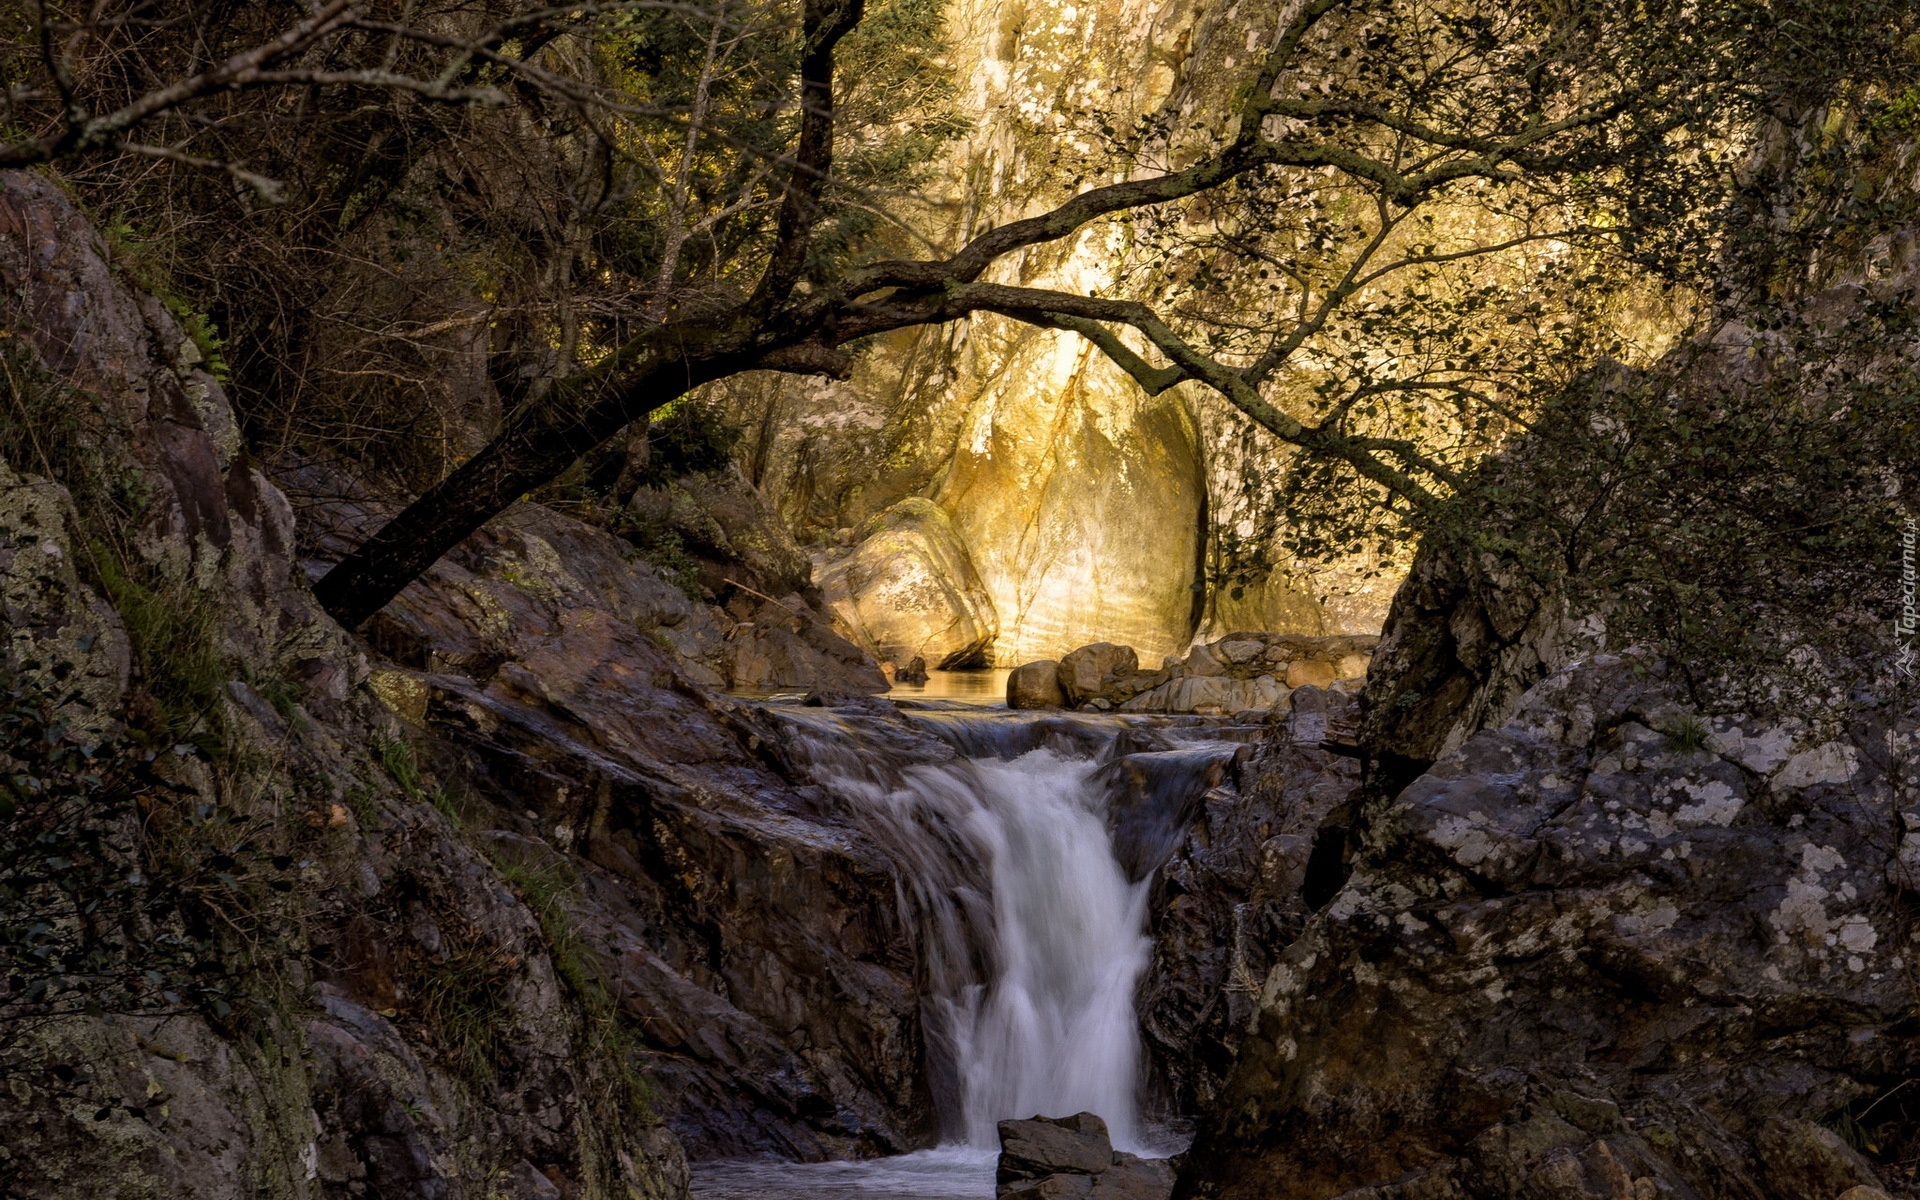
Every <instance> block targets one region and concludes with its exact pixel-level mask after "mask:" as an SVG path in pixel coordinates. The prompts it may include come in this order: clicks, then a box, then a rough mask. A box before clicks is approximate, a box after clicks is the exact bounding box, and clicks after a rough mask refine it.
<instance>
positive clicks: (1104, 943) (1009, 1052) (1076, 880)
mask: <svg viewBox="0 0 1920 1200" xmlns="http://www.w3.org/2000/svg"><path fill="white" fill-rule="evenodd" d="M1006 731H1007V729H1006V727H1005V726H1004V725H1003V724H982V725H975V726H971V727H970V726H967V725H965V724H964V723H958V722H956V723H952V724H948V725H946V726H944V727H943V728H942V732H943V733H946V734H949V735H952V736H954V737H956V738H957V739H958V740H961V741H963V742H964V741H966V740H967V737H968V735H970V734H971V735H977V736H979V737H981V738H982V739H984V740H986V741H989V742H991V741H992V740H993V739H994V736H995V735H996V734H1002V735H1003V734H1005V733H1006ZM1102 733H1103V735H1104V736H1102V737H1101V738H1100V739H1099V741H1098V743H1097V744H1098V745H1105V744H1109V743H1110V740H1111V737H1112V730H1111V729H1110V728H1109V729H1106V730H1103V731H1102ZM994 748H995V749H997V750H998V751H999V752H1000V753H1006V752H1008V750H1009V749H1010V748H1009V747H1006V746H1004V745H1001V746H997V747H994ZM1096 750H1097V746H1096V745H1089V746H1086V747H1075V748H1067V750H1066V752H1062V750H1061V749H1059V748H1053V747H1046V746H1043V747H1042V748H1039V749H1034V750H1030V751H1028V752H1027V753H1024V754H1019V755H1017V756H1016V757H1012V758H1010V759H1004V760H1003V759H1001V758H998V757H988V756H984V755H983V756H981V757H975V758H957V759H952V760H949V761H945V762H936V763H924V762H923V763H920V764H918V765H911V766H906V767H904V768H903V769H901V770H900V771H898V772H897V773H895V772H892V771H886V770H877V769H876V763H875V755H874V753H873V749H872V748H871V747H861V746H858V745H856V744H854V743H852V742H850V741H848V740H847V739H845V738H843V737H829V738H821V739H816V740H814V741H813V744H812V746H811V751H812V753H813V756H814V763H813V769H814V772H815V774H816V776H817V777H819V778H821V780H822V782H823V783H825V784H826V785H827V786H828V787H829V788H830V789H831V790H832V791H833V792H834V793H836V794H837V795H838V796H839V797H840V798H841V799H842V800H843V801H844V802H845V803H847V804H848V805H849V807H850V808H851V809H852V810H853V812H854V814H855V815H856V816H857V817H858V818H859V819H860V820H861V821H862V822H863V823H864V824H866V825H867V826H868V827H869V829H870V830H871V831H872V832H873V833H874V835H875V836H876V837H877V838H878V839H879V840H880V841H882V842H883V843H884V844H886V846H887V848H888V851H889V853H890V854H891V855H892V856H893V857H894V858H895V859H896V860H897V861H900V862H901V865H902V866H903V867H905V868H906V870H905V871H904V872H903V874H904V876H905V879H906V883H907V885H908V886H909V887H910V888H911V889H912V890H913V900H914V905H915V907H916V909H917V910H918V912H919V914H920V917H921V920H920V922H919V924H920V927H921V930H922V934H923V937H924V938H925V944H924V945H923V947H922V955H923V961H924V962H925V963H926V967H927V976H928V980H927V981H928V995H927V997H926V1001H925V1008H924V1012H925V1015H926V1024H927V1030H926V1032H927V1038H928V1044H929V1047H930V1050H931V1051H932V1053H931V1055H930V1057H931V1058H932V1059H933V1060H934V1063H933V1065H934V1068H935V1070H936V1072H938V1073H939V1078H937V1080H936V1084H935V1093H936V1099H937V1100H939V1101H940V1102H942V1106H943V1107H944V1108H945V1109H946V1110H947V1111H946V1112H945V1113H943V1116H944V1118H945V1121H946V1126H947V1134H948V1137H949V1138H950V1139H952V1140H958V1141H964V1142H966V1143H968V1144H970V1145H973V1146H977V1147H980V1148H982V1149H996V1148H997V1147H998V1145H999V1136H998V1132H997V1130H996V1125H997V1123H998V1122H999V1121H1001V1120H1002V1119H1004V1118H1007V1117H1031V1116H1034V1115H1036V1114H1039V1115H1046V1116H1069V1115H1071V1114H1073V1113H1076V1112H1093V1113H1098V1114H1099V1115H1100V1116H1101V1117H1102V1118H1104V1119H1105V1120H1106V1122H1107V1126H1108V1128H1109V1129H1110V1130H1111V1132H1112V1135H1113V1139H1114V1143H1115V1145H1118V1146H1121V1147H1122V1148H1137V1147H1138V1146H1139V1145H1140V1133H1141V1130H1140V1122H1139V1099H1138V1096H1137V1091H1138V1089H1139V1085H1140V1032H1139V1020H1138V1017H1137V1016H1136V1014H1135V1012H1134V993H1135V990H1136V988H1137V986H1138V984H1139V981H1140V977H1141V975H1142V973H1143V972H1144V971H1145V970H1146V967H1147V962H1148V958H1149V956H1150V953H1151V949H1152V946H1151V942H1150V940H1149V939H1148V937H1147V934H1146V902H1147V889H1148V885H1147V883H1145V882H1140V883H1131V882H1129V881H1128V879H1127V877H1126V873H1125V872H1124V871H1123V870H1122V868H1121V866H1120V864H1119V863H1118V862H1117V861H1116V859H1115V857H1114V853H1113V844H1112V840H1111V838H1110V836H1109V834H1108V831H1107V812H1106V796H1105V793H1104V790H1103V789H1102V787H1101V785H1100V783H1099V780H1098V778H1097V772H1098V770H1099V767H1098V763H1097V761H1096ZM1076 751H1077V752H1076Z"/></svg>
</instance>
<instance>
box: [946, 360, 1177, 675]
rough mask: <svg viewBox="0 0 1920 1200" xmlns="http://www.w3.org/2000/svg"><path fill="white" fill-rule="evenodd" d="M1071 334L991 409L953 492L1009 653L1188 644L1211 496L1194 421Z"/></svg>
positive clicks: (982, 414)
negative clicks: (1100, 642)
mask: <svg viewBox="0 0 1920 1200" xmlns="http://www.w3.org/2000/svg"><path fill="white" fill-rule="evenodd" d="M1117 374H1118V372H1116V371H1113V370H1112V369H1111V368H1109V367H1107V365H1106V364H1105V363H1104V362H1103V361H1101V360H1099V359H1098V358H1097V357H1096V356H1094V355H1093V354H1092V352H1091V350H1090V348H1089V347H1087V346H1086V345H1085V344H1084V343H1082V342H1079V341H1078V340H1077V339H1073V338H1069V337H1067V336H1065V335H1046V336H1041V337H1035V338H1032V339H1030V340H1028V341H1027V342H1026V343H1025V344H1024V345H1022V346H1020V347H1019V348H1018V349H1016V350H1015V351H1014V352H1013V353H1011V354H1010V355H1009V356H1008V362H1007V370H1006V371H1005V373H1004V374H1002V375H1001V376H1000V377H999V378H997V379H995V380H993V381H992V382H991V383H989V385H988V386H987V388H986V389H985V390H984V391H983V393H982V394H981V396H980V398H979V399H978V400H977V401H976V402H975V404H974V406H973V410H972V413H971V420H970V421H969V423H968V427H967V428H966V430H965V431H964V435H963V437H962V439H961V442H960V444H959V445H958V446H957V447H956V448H955V449H954V452H953V458H952V461H951V463H950V465H949V467H948V471H947V475H946V478H945V479H944V480H943V481H942V483H941V485H940V488H939V491H938V493H937V495H938V498H939V500H940V502H941V504H942V505H943V506H944V507H946V508H947V509H948V511H950V512H952V513H953V516H954V527H955V528H956V529H957V530H958V531H959V533H960V535H961V537H962V538H964V539H965V540H966V542H967V544H968V545H969V546H970V547H972V550H973V561H974V565H975V567H976V568H977V569H978V570H979V572H980V578H981V580H982V582H984V583H985V584H986V587H987V590H988V592H989V593H991V594H992V596H993V601H994V607H995V609H996V610H997V611H998V612H999V613H1000V614H1001V630H1000V637H999V640H998V642H997V643H996V645H995V651H994V653H995V657H996V659H997V660H998V661H1002V662H1020V661H1024V660H1026V659H1031V658H1058V657H1059V656H1061V655H1063V654H1065V653H1066V652H1067V651H1069V650H1072V649H1073V648H1074V647H1076V646H1081V645H1085V644H1086V643H1087V642H1089V641H1092V640H1095V639H1096V638H1099V639H1104V640H1108V641H1117V642H1121V643H1124V644H1127V645H1131V646H1134V647H1135V648H1136V649H1138V650H1139V651H1140V652H1142V653H1143V654H1146V655H1148V656H1149V657H1152V656H1157V655H1164V654H1172V653H1175V652H1177V651H1179V650H1181V649H1184V648H1185V646H1186V642H1187V639H1188V637H1189V636H1190V635H1191V633H1192V631H1193V625H1194V593H1193V581H1194V571H1195V563H1196V559H1197V555H1198V551H1199V545H1200V536H1201V534H1200V522H1201V515H1202V513H1203V512H1204V506H1205V503H1206V488H1205V482H1204V479H1203V476H1202V471H1201V467H1200V449H1199V444H1198V440H1197V431H1196V430H1195V427H1194V423H1193V419H1192V416H1191V415H1190V414H1189V412H1188V410H1187V407H1186V405H1185V404H1184V403H1183V402H1182V401H1181V400H1179V399H1178V398H1175V397H1171V396H1166V397H1159V398H1150V397H1147V396H1145V395H1144V394H1142V393H1141V392H1140V391H1139V390H1138V389H1135V388H1132V387H1131V386H1129V384H1128V383H1127V381H1125V380H1124V379H1120V378H1115V376H1116V375H1117Z"/></svg>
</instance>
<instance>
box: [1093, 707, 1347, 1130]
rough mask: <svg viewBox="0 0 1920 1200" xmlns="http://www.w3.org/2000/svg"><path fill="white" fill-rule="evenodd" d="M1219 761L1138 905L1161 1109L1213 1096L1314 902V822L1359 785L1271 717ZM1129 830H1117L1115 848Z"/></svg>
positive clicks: (1209, 1101)
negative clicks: (1256, 741)
mask: <svg viewBox="0 0 1920 1200" xmlns="http://www.w3.org/2000/svg"><path fill="white" fill-rule="evenodd" d="M1307 691H1308V692H1309V693H1311V691H1312V690H1311V689H1307ZM1290 720H1297V718H1290ZM1188 753H1191V752H1188ZM1123 761H1124V760H1123ZM1221 766H1222V771H1221V777H1220V778H1219V779H1218V780H1217V781H1215V782H1217V784H1218V786H1211V787H1209V788H1207V789H1206V790H1204V791H1202V792H1201V793H1200V794H1199V795H1198V797H1197V798H1196V800H1195V802H1194V803H1192V804H1191V806H1190V807H1187V808H1186V809H1185V810H1184V811H1183V812H1181V813H1180V814H1179V820H1180V822H1181V825H1180V827H1179V834H1178V842H1177V845H1176V846H1175V848H1174V850H1173V853H1172V854H1171V855H1170V856H1168V857H1167V859H1166V861H1165V862H1164V863H1161V864H1159V869H1158V871H1157V872H1155V874H1154V876H1153V891H1152V893H1151V896H1150V899H1149V902H1148V906H1147V911H1148V931H1149V933H1150V934H1151V936H1152V938H1153V957H1152V961H1151V964H1150V966H1149V967H1148V970H1147V974H1146V978H1145V980H1144V981H1143V983H1142V985H1141V994H1140V1018H1141V1032H1142V1034H1143V1038H1144V1042H1145V1048H1146V1050H1147V1056H1148V1061H1149V1063H1150V1076H1151V1083H1152V1087H1151V1095H1152V1096H1153V1097H1154V1099H1153V1103H1154V1104H1156V1105H1158V1106H1159V1107H1160V1108H1161V1110H1162V1111H1163V1112H1164V1114H1165V1115H1168V1116H1177V1115H1181V1114H1189V1113H1196V1112H1204V1111H1207V1110H1208V1109H1210V1108H1211V1107H1212V1106H1213V1105H1214V1103H1215V1102H1216V1101H1217V1099H1218V1097H1219V1094H1220V1091H1221V1089H1222V1087H1223V1086H1224V1085H1225V1080H1226V1077H1227V1074H1228V1071H1229V1070H1230V1068H1231V1066H1232V1063H1233V1061H1234V1056H1235V1054H1236V1053H1237V1051H1238V1048H1239V1045H1240V1041H1241V1039H1242V1037H1243V1036H1244V1035H1245V1033H1246V1030H1247V1025H1248V1021H1249V1019H1250V1018H1251V1017H1252V1015H1253V1013H1254V1009H1255V1005H1256V1002H1257V1001H1258V999H1259V996H1260V988H1261V986H1262V983H1263V982H1264V980H1265V979H1266V977H1267V974H1268V971H1269V970H1270V969H1271V968H1272V966H1273V964H1274V962H1275V961H1276V960H1277V959H1278V957H1279V955H1280V953H1281V952H1282V951H1283V950H1284V949H1285V947H1286V946H1287V945H1288V944H1290V943H1291V942H1292V941H1293V940H1294V939H1295V938H1296V937H1297V936H1298V935H1299V933H1300V931H1301V930H1302V929H1303V928H1304V927H1305V925H1306V923H1307V919H1308V917H1309V915H1310V914H1311V912H1312V910H1313V908H1314V907H1315V905H1314V904H1313V903H1311V902H1309V901H1308V900H1307V899H1306V898H1305V896H1304V895H1303V893H1305V892H1307V891H1309V890H1311V889H1309V887H1308V880H1309V874H1310V864H1311V863H1312V861H1313V859H1314V858H1315V848H1316V845H1317V844H1320V843H1323V842H1324V841H1325V835H1323V834H1322V833H1321V829H1322V826H1323V825H1325V824H1327V823H1328V822H1329V819H1330V817H1331V815H1332V814H1334V813H1336V812H1338V811H1341V810H1343V809H1344V807H1345V806H1347V805H1349V804H1351V803H1352V802H1353V801H1354V800H1355V798H1356V797H1357V796H1358V794H1359V789H1360V768H1359V763H1358V761H1357V760H1356V759H1354V758H1351V757H1347V756H1344V755H1340V754H1336V753H1331V752H1330V751H1329V750H1328V748H1326V747H1323V746H1322V745H1320V744H1319V743H1318V742H1308V741H1306V740H1304V739H1296V738H1294V737H1292V736H1290V735H1289V733H1288V731H1287V727H1286V726H1279V727H1274V726H1269V727H1268V736H1267V738H1266V739H1265V740H1264V741H1263V742H1262V743H1261V744H1260V745H1258V746H1257V747H1256V748H1254V749H1253V752H1252V755H1251V757H1248V758H1245V759H1244V760H1242V759H1240V757H1239V756H1236V757H1235V759H1234V760H1230V761H1228V762H1225V763H1223V764H1221ZM1162 795H1165V790H1164V789H1163V790H1162ZM1117 803H1118V804H1120V805H1122V806H1127V805H1128V801H1127V798H1125V797H1121V798H1119V799H1118V800H1117ZM1167 807H1169V806H1162V807H1161V808H1159V809H1158V811H1159V812H1162V813H1164V812H1166V810H1167ZM1135 819H1136V820H1137V819H1138V818H1135ZM1152 828H1154V829H1164V828H1165V826H1164V825H1158V826H1153V827H1152ZM1135 836H1137V835H1134V834H1130V832H1129V831H1128V830H1127V829H1126V828H1125V827H1124V826H1123V827H1120V828H1116V830H1115V845H1116V847H1123V846H1126V845H1128V844H1129V843H1130V841H1131V840H1132V838H1133V837H1135ZM1321 857H1324V854H1322V855H1321Z"/></svg>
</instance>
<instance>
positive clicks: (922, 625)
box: [819, 497, 1000, 669]
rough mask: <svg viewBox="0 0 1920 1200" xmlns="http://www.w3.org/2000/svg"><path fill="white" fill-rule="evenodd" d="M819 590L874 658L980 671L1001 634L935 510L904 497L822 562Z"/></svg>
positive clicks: (961, 549)
mask: <svg viewBox="0 0 1920 1200" xmlns="http://www.w3.org/2000/svg"><path fill="white" fill-rule="evenodd" d="M819 576H820V589H821V592H822V593H823V594H824V596H825V597H826V603H827V605H828V607H829V609H831V611H832V612H833V614H834V616H835V618H836V619H837V620H838V622H839V623H840V625H841V627H842V628H844V629H845V630H846V631H847V632H848V634H849V635H850V636H851V637H852V638H853V640H854V641H855V642H858V643H860V644H861V645H863V646H865V647H867V648H868V649H869V650H870V651H871V653H872V654H873V655H874V657H875V658H878V659H880V660H882V661H887V662H896V663H904V662H909V661H911V660H913V659H915V658H923V659H925V660H927V661H928V662H931V663H934V664H936V665H938V666H940V667H942V668H946V669H952V668H956V667H979V666H986V665H988V664H989V663H990V662H991V661H992V652H993V642H994V638H995V637H996V636H998V634H999V632H1000V622H999V619H998V618H997V617H996V616H995V614H994V607H993V598H992V597H991V596H990V595H988V594H987V590H986V588H985V587H984V586H983V585H982V584H981V582H980V576H979V574H978V573H977V572H976V571H975V570H974V567H973V558H972V557H971V556H970V555H969V554H968V553H967V546H966V543H965V542H963V541H962V540H961V539H960V535H959V534H958V533H956V532H954V528H953V523H952V522H951V521H949V520H948V519H947V514H946V512H945V511H944V510H943V509H941V508H940V506H939V505H937V504H934V503H932V502H931V501H927V500H922V499H920V498H919V497H909V498H908V499H905V500H902V501H900V502H899V503H898V504H895V505H894V506H893V507H891V508H889V509H887V510H886V511H885V512H882V513H881V514H879V515H878V516H876V517H874V518H873V519H872V520H871V521H869V522H868V523H867V524H866V526H865V527H864V528H863V529H862V530H861V531H860V534H859V542H858V543H857V544H856V545H855V546H854V547H853V548H852V549H851V550H850V551H846V552H844V553H840V554H829V555H827V556H826V557H825V558H824V559H823V560H822V562H821V567H820V572H819Z"/></svg>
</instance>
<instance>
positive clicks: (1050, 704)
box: [1007, 659, 1067, 708]
mask: <svg viewBox="0 0 1920 1200" xmlns="http://www.w3.org/2000/svg"><path fill="white" fill-rule="evenodd" d="M1066 706H1067V694H1066V692H1064V691H1062V690H1061V688H1060V664H1059V663H1057V662H1053V661H1051V660H1050V659H1041V660H1040V661H1039V662H1030V663H1024V664H1022V665H1021V666H1018V667H1015V668H1014V669H1013V671H1012V673H1011V674H1009V675H1008V676H1007V707H1008V708H1065V707H1066Z"/></svg>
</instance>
